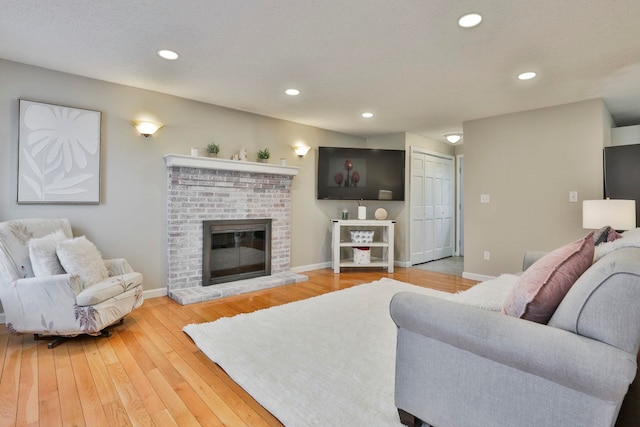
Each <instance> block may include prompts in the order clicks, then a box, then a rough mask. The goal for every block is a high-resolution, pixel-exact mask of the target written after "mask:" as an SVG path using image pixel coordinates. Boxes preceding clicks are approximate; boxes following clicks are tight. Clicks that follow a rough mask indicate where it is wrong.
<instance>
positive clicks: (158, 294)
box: [142, 286, 167, 299]
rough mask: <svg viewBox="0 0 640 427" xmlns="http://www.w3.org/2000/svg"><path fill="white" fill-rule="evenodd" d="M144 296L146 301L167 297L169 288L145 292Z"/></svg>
mask: <svg viewBox="0 0 640 427" xmlns="http://www.w3.org/2000/svg"><path fill="white" fill-rule="evenodd" d="M142 296H143V297H144V298H145V299H151V298H158V297H166V296H167V288H166V286H165V287H164V288H159V289H149V290H148V291H143V292H142Z"/></svg>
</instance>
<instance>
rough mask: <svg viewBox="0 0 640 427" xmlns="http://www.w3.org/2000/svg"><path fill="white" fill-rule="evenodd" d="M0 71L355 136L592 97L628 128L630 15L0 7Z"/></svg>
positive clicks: (468, 2)
mask: <svg viewBox="0 0 640 427" xmlns="http://www.w3.org/2000/svg"><path fill="white" fill-rule="evenodd" d="M470 11H476V12H480V13H482V14H483V16H484V21H483V22H482V24H480V26H478V27H476V28H474V29H461V28H459V27H458V26H457V25H456V22H457V19H458V18H459V17H460V16H461V15H463V14H464V13H466V12H470ZM159 48H169V49H174V50H176V51H178V52H179V53H180V55H181V57H180V59H179V60H178V61H174V62H168V61H164V60H162V59H160V58H158V57H157V56H156V55H155V52H156V50H157V49H159ZM0 58H4V59H8V60H12V61H17V62H22V63H26V64H32V65H37V66H42V67H45V68H50V69H54V70H60V71H65V72H69V73H74V74H78V75H82V76H88V77H93V78H97V79H101V80H106V81H111V82H115V83H120V84H125V85H130V86H135V87H140V88H144V89H150V90H154V91H158V92H163V93H168V94H172V95H177V96H181V97H185V98H189V99H194V100H199V101H203V102H207V103H211V104H217V105H222V106H225V107H230V108H235V109H239V110H244V111H249V112H253V113H258V114H263V115H266V116H271V117H277V118H281V119H286V120H291V121H294V122H299V123H304V124H308V125H312V126H317V127H321V128H325V129H331V130H335V131H339V132H345V133H349V134H354V135H360V136H373V135H379V134H385V133H393V132H403V131H407V132H413V133H416V134H419V135H423V136H426V137H429V138H433V139H436V140H441V141H444V138H443V136H442V135H443V134H444V133H447V132H451V131H461V130H462V122H463V121H466V120H472V119H478V118H483V117H489V116H493V115H497V114H503V113H509V112H515V111H523V110H528V109H533V108H540V107H547V106H552V105H558V104H564V103H569V102H574V101H581V100H585V99H590V98H596V97H602V98H603V99H604V100H605V102H606V104H607V106H608V107H609V109H610V110H611V112H612V113H613V115H614V119H615V120H616V123H617V125H618V126H626V125H631V124H640V1H639V0H533V1H532V0H455V1H454V0H323V1H318V0H189V1H186V2H180V1H175V0H153V1H152V0H138V1H130V0H126V1H125V0H109V1H106V0H105V1H86V0H48V1H42V0H0ZM525 70H534V71H537V72H538V78H536V79H534V80H532V81H528V82H520V81H518V80H517V79H516V75H517V74H518V73H519V72H521V71H525ZM2 84H6V82H4V81H3V82H2ZM289 87H296V88H298V89H300V90H301V91H302V94H301V95H300V96H298V97H289V96H287V95H285V94H284V93H283V91H284V89H286V88H289ZM363 111H371V112H373V113H374V114H375V117H374V118H373V119H368V120H367V119H363V118H361V117H360V114H361V113H362V112H363ZM167 121H169V119H168V118H167Z"/></svg>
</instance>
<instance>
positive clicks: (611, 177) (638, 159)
mask: <svg viewBox="0 0 640 427" xmlns="http://www.w3.org/2000/svg"><path fill="white" fill-rule="evenodd" d="M639 165H640V144H632V145H615V146H611V147H605V148H604V197H608V198H610V199H625V200H635V201H636V224H638V225H639V226H640V166H639Z"/></svg>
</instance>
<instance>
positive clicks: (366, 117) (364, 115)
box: [362, 112, 373, 119]
mask: <svg viewBox="0 0 640 427" xmlns="http://www.w3.org/2000/svg"><path fill="white" fill-rule="evenodd" d="M362 117H364V118H365V119H370V118H371V117H373V113H369V112H366V113H362Z"/></svg>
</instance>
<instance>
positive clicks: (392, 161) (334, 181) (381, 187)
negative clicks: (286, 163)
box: [317, 147, 405, 200]
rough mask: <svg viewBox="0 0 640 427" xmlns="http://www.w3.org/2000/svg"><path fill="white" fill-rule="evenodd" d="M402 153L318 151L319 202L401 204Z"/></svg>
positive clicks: (403, 155)
mask: <svg viewBox="0 0 640 427" xmlns="http://www.w3.org/2000/svg"><path fill="white" fill-rule="evenodd" d="M404 158H405V152H404V150H382V149H368V148H340V147H319V148H318V193H317V197H318V199H319V200H404Z"/></svg>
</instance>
